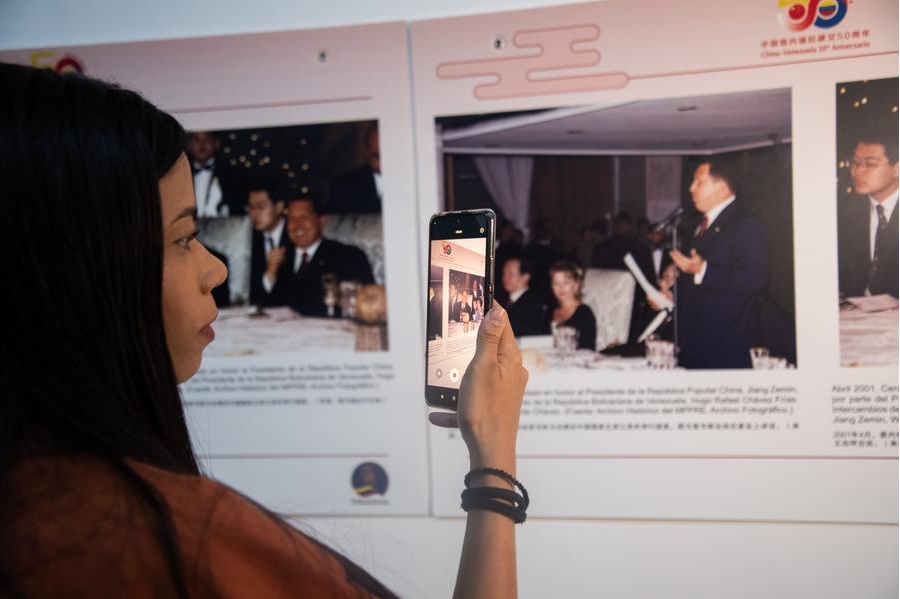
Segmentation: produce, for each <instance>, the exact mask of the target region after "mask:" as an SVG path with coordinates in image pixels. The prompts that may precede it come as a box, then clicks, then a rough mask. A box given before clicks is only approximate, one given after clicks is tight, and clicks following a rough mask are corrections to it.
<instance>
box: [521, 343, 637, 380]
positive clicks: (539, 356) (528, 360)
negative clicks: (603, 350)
mask: <svg viewBox="0 0 900 599" xmlns="http://www.w3.org/2000/svg"><path fill="white" fill-rule="evenodd" d="M516 342H517V343H518V344H519V350H520V351H521V352H522V363H523V364H524V365H525V367H526V368H527V369H528V370H529V371H530V372H543V371H545V370H554V371H559V370H647V369H649V367H648V366H647V359H646V358H644V357H628V358H625V357H621V356H605V355H603V354H600V353H597V352H594V351H591V350H589V349H579V350H576V351H575V353H574V354H573V355H570V356H560V355H559V353H558V352H557V351H556V350H554V349H553V337H552V336H551V335H535V336H529V337H519V338H517V339H516Z"/></svg>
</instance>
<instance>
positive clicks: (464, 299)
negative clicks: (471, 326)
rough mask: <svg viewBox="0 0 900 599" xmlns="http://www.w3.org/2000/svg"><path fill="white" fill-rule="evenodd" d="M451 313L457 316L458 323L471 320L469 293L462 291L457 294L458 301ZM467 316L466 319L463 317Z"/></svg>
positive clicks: (472, 312)
mask: <svg viewBox="0 0 900 599" xmlns="http://www.w3.org/2000/svg"><path fill="white" fill-rule="evenodd" d="M453 313H454V314H457V315H458V316H457V318H458V322H469V321H471V320H472V314H474V311H473V310H472V304H470V303H469V292H468V291H466V290H465V289H463V290H462V291H460V292H459V301H458V302H456V305H455V306H454V307H453ZM464 314H468V315H469V316H468V317H465V316H463V315H464Z"/></svg>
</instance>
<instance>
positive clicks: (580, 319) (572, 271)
mask: <svg viewBox="0 0 900 599" xmlns="http://www.w3.org/2000/svg"><path fill="white" fill-rule="evenodd" d="M583 278H584V271H583V270H582V269H581V268H580V267H579V266H577V265H576V264H574V263H572V262H568V261H560V262H556V263H555V264H554V265H553V266H551V267H550V287H551V288H552V289H553V297H554V298H555V299H556V308H554V309H553V311H552V312H550V313H549V318H548V319H547V322H546V324H545V326H544V332H545V333H547V334H549V333H550V332H551V330H552V327H553V325H554V324H555V325H556V326H558V327H573V328H575V329H576V330H577V331H578V349H590V350H592V351H593V350H596V349H597V320H596V319H595V318H594V313H593V311H591V309H590V308H589V307H588V306H587V305H585V304H583V303H581V281H582V279H583Z"/></svg>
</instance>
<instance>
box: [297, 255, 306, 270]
mask: <svg viewBox="0 0 900 599" xmlns="http://www.w3.org/2000/svg"><path fill="white" fill-rule="evenodd" d="M307 264H309V254H307V253H306V252H303V253H302V254H300V268H298V269H297V272H298V273H300V272H303V269H304V268H306V265H307Z"/></svg>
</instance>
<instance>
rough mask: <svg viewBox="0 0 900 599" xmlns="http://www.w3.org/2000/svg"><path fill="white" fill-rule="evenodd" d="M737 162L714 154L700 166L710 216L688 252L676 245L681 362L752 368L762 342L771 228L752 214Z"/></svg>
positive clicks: (703, 209)
mask: <svg viewBox="0 0 900 599" xmlns="http://www.w3.org/2000/svg"><path fill="white" fill-rule="evenodd" d="M736 180H737V179H736V174H735V164H734V162H733V161H732V160H730V159H729V157H727V156H714V157H710V159H709V160H707V161H705V162H703V163H702V164H700V166H698V167H697V170H696V171H695V172H694V179H693V182H692V183H691V187H690V192H691V196H692V199H693V202H694V207H695V208H696V209H697V210H698V211H699V212H700V213H701V214H702V215H703V219H702V220H701V222H700V225H699V226H698V227H697V229H696V230H695V232H694V236H693V239H692V240H691V242H690V245H689V248H690V251H689V252H688V254H687V255H685V254H684V253H682V252H680V251H678V250H673V251H672V252H671V254H670V255H671V257H672V261H673V262H674V263H675V265H676V266H677V267H678V269H679V270H680V271H681V273H682V274H681V276H679V277H678V283H677V285H678V299H677V301H678V305H677V306H676V310H677V315H676V316H677V323H678V342H679V348H680V353H679V356H678V362H679V364H681V365H682V366H684V367H685V368H750V366H751V362H750V347H752V346H754V345H756V344H757V343H758V341H759V340H758V338H757V335H758V331H759V297H760V293H761V291H762V290H763V288H764V287H765V285H766V278H767V270H768V259H769V258H768V244H767V242H766V234H765V229H764V228H763V225H762V223H761V222H760V221H759V219H757V218H756V217H753V216H750V215H749V214H747V213H745V212H744V211H743V210H742V209H741V206H740V204H739V203H738V201H737V199H736V197H735V193H734V191H733V190H734V187H735V182H736Z"/></svg>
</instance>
